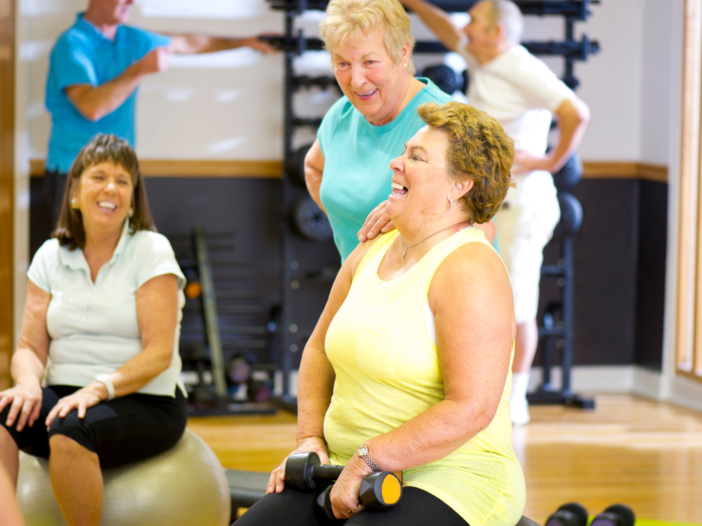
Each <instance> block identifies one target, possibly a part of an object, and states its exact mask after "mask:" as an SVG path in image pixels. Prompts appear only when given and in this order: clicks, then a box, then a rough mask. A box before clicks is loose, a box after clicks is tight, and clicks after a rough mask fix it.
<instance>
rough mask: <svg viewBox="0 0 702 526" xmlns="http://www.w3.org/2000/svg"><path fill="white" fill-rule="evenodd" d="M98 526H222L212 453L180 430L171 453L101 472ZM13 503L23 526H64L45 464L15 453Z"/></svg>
mask: <svg viewBox="0 0 702 526" xmlns="http://www.w3.org/2000/svg"><path fill="white" fill-rule="evenodd" d="M103 479H104V484H105V491H104V495H103V503H102V516H101V518H100V525H101V526H174V525H178V526H228V525H229V523H230V507H231V500H230V497H229V486H228V485H227V478H226V476H225V474H224V469H223V468H222V465H221V464H220V462H219V459H218V458H217V457H216V456H215V454H214V452H213V451H212V449H210V447H209V446H208V445H207V444H205V442H204V441H203V440H202V439H201V438H200V437H198V436H197V435H196V434H195V433H192V432H191V431H188V430H186V431H185V434H184V435H183V438H181V439H180V441H179V442H178V443H177V444H176V445H175V446H174V447H173V448H171V449H169V450H168V451H166V452H165V453H162V454H160V455H157V456H155V457H152V458H149V459H147V460H144V461H143V462H137V463H134V464H130V465H128V466H123V467H120V468H113V469H106V470H103ZM17 500H18V502H19V505H20V508H21V510H22V514H23V515H24V520H25V523H26V526H40V525H41V526H66V522H65V521H64V519H63V515H61V510H60V509H59V506H58V503H57V502H56V499H55V498H54V492H53V490H52V489H51V480H50V478H49V463H48V461H47V460H45V459H43V458H37V457H32V456H30V455H26V454H24V453H21V454H20V469H19V477H18V481H17Z"/></svg>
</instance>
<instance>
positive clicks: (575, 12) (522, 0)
mask: <svg viewBox="0 0 702 526" xmlns="http://www.w3.org/2000/svg"><path fill="white" fill-rule="evenodd" d="M431 1H432V3H433V4H434V5H436V6H438V7H440V8H442V9H443V10H445V11H447V12H465V11H467V10H469V9H470V8H471V7H472V6H473V5H474V4H475V3H476V2H477V1H478V0H431ZM268 3H269V5H270V7H271V8H272V9H274V10H279V11H284V13H285V31H284V36H282V37H272V38H269V39H268V40H269V41H270V43H271V44H272V45H273V46H275V47H277V48H278V49H279V50H281V51H282V52H283V53H284V56H285V58H284V63H285V77H284V79H285V80H284V82H285V85H284V88H285V89H284V133H285V136H284V139H283V140H284V161H285V162H284V176H283V184H282V192H281V215H282V220H281V225H280V230H281V245H280V254H281V267H280V308H279V309H278V310H277V311H276V315H275V318H272V326H274V327H275V329H276V334H277V336H278V337H277V339H276V341H277V343H278V345H277V348H278V350H279V360H280V366H281V370H282V373H283V381H282V392H283V394H282V396H281V397H280V399H279V402H280V404H281V405H282V406H283V407H285V408H287V409H291V410H296V400H295V399H294V398H293V397H292V396H291V395H290V386H291V381H290V376H291V374H292V372H293V370H294V359H293V353H291V349H292V348H293V347H294V348H295V352H297V351H298V350H301V349H298V346H297V345H296V344H294V343H292V338H291V333H292V330H291V328H292V327H295V328H296V327H297V326H296V325H295V324H292V323H291V320H290V313H291V309H292V291H294V290H296V288H297V287H298V286H299V281H298V276H297V262H296V260H295V258H294V254H293V248H292V242H291V237H290V234H291V232H290V228H289V226H288V224H287V221H286V218H287V217H289V215H290V209H291V205H292V197H293V190H292V188H291V183H290V174H289V166H290V162H291V159H292V157H293V154H294V152H293V147H292V138H293V133H294V131H295V129H296V128H298V127H301V126H312V127H318V126H319V125H320V123H321V121H322V119H321V118H309V117H300V116H297V115H295V113H294V110H293V94H294V93H295V91H296V90H297V89H299V88H300V87H310V86H320V87H328V86H331V85H333V84H334V83H335V80H334V79H333V77H316V78H310V77H306V76H298V77H296V76H295V74H294V68H293V61H294V59H295V57H297V56H299V55H301V54H302V53H304V52H306V51H321V50H323V49H324V45H323V42H322V41H321V40H320V39H319V38H307V37H306V36H305V34H304V32H303V31H302V30H298V31H297V32H296V31H295V28H294V20H295V18H296V17H298V16H300V15H301V14H302V13H303V12H304V11H307V10H320V11H323V10H326V7H327V5H328V3H329V2H328V0H268ZM515 3H516V4H517V5H518V6H519V8H520V10H521V11H522V13H523V14H524V15H535V16H561V17H563V19H564V23H565V31H564V40H563V41H548V42H523V43H522V45H524V47H526V48H527V49H528V50H529V51H530V52H531V53H533V54H534V55H541V56H562V57H563V58H564V61H565V68H564V74H563V77H562V80H563V82H564V83H565V84H566V85H568V86H569V87H571V88H572V89H575V88H576V87H577V86H578V84H579V81H578V79H577V78H576V77H575V74H574V66H575V63H576V62H577V61H585V60H587V58H588V56H589V55H591V54H593V53H597V52H598V51H599V43H598V42H596V41H591V40H590V39H588V37H587V36H585V35H584V36H583V37H582V39H581V40H580V41H576V40H575V38H574V24H575V22H578V21H586V20H587V18H588V16H589V15H590V14H591V13H590V10H589V6H590V5H592V4H599V3H600V0H515ZM447 51H448V50H447V49H446V48H445V47H444V46H443V45H441V44H440V43H438V42H427V41H418V42H417V43H416V46H415V53H446V52H447ZM322 274H324V272H322ZM568 334H571V335H572V330H570V332H569V333H568ZM570 340H572V338H570ZM569 348H570V346H569ZM571 357H572V355H571ZM564 373H566V371H564ZM564 380H565V381H567V382H568V383H569V381H570V379H569V369H568V378H567V380H566V379H565V377H564ZM569 399H572V397H571V398H569ZM559 403H560V402H559Z"/></svg>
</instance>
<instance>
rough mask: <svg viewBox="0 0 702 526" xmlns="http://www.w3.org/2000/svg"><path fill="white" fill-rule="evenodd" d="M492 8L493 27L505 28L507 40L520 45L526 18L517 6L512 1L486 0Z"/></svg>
mask: <svg viewBox="0 0 702 526" xmlns="http://www.w3.org/2000/svg"><path fill="white" fill-rule="evenodd" d="M484 1H485V2H487V3H488V4H490V7H491V11H492V13H491V18H492V25H493V26H497V25H500V26H502V27H504V28H505V40H507V42H509V43H510V44H519V41H520V40H521V38H522V31H523V30H524V18H523V17H522V12H521V11H520V10H519V7H517V4H515V3H514V2H512V1H511V0H484Z"/></svg>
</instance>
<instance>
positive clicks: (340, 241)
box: [317, 78, 453, 262]
mask: <svg viewBox="0 0 702 526" xmlns="http://www.w3.org/2000/svg"><path fill="white" fill-rule="evenodd" d="M418 80H419V81H420V82H422V83H424V84H426V87H424V88H423V89H422V90H421V91H420V92H419V93H417V94H416V95H415V96H414V98H413V99H412V100H411V101H410V102H409V104H407V106H405V108H404V109H403V110H402V112H401V113H400V114H399V115H398V116H397V117H396V118H395V119H394V120H393V121H392V122H390V123H388V124H386V125H384V126H373V125H372V124H370V123H369V122H368V121H367V120H366V118H365V117H364V116H363V115H362V114H361V113H360V112H359V111H358V110H357V109H356V108H354V106H353V104H351V102H349V99H347V98H346V97H342V98H341V99H339V100H338V101H337V102H336V103H335V104H334V105H333V106H332V107H331V108H330V109H329V111H328V112H327V114H326V115H325V116H324V119H323V120H322V124H321V126H320V127H319V131H318V132H317V138H318V139H319V145H320V147H321V149H322V153H323V154H324V176H323V177H322V187H321V190H320V197H321V199H322V204H323V205H324V208H325V210H326V211H327V215H328V216H329V222H330V224H331V227H332V230H333V231H334V242H335V243H336V247H337V249H338V250H339V254H340V255H341V260H342V262H343V261H344V260H345V259H346V258H347V257H348V256H349V254H351V252H352V251H353V249H354V248H356V245H358V238H357V237H356V234H357V233H358V231H359V230H360V229H361V227H362V226H363V223H364V222H365V220H366V218H367V217H368V214H370V212H371V210H373V209H374V208H375V207H376V206H378V204H380V203H381V202H382V201H385V200H386V199H387V198H388V195H390V192H391V191H392V189H391V187H390V178H391V177H392V170H391V169H390V161H392V160H393V159H395V158H396V157H398V156H399V155H401V154H402V151H403V150H404V145H405V143H406V142H407V141H409V140H410V139H411V138H412V137H413V136H414V134H415V133H417V131H419V130H420V129H421V128H423V127H424V126H425V124H424V121H422V119H421V118H420V117H419V114H418V113H417V108H418V107H419V106H421V105H422V104H424V103H425V102H436V103H438V104H445V103H446V102H450V101H452V100H453V99H452V98H451V96H450V95H447V94H446V93H444V92H443V91H441V90H440V89H439V88H438V87H437V86H436V84H434V83H433V82H432V81H431V80H429V79H427V78H418Z"/></svg>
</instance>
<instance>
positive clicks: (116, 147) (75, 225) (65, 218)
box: [51, 133, 156, 250]
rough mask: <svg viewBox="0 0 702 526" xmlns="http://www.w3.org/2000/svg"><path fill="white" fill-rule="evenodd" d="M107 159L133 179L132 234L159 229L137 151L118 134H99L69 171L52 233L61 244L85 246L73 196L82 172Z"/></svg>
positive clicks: (71, 246) (81, 221) (71, 247)
mask: <svg viewBox="0 0 702 526" xmlns="http://www.w3.org/2000/svg"><path fill="white" fill-rule="evenodd" d="M104 162H111V163H114V164H116V165H117V166H120V167H122V168H124V170H125V171H126V172H127V173H129V175H130V176H131V178H132V185H133V193H132V209H133V214H132V215H131V217H130V218H129V232H130V234H133V233H134V232H137V231H139V230H151V231H153V232H156V226H155V225H154V220H153V218H152V217H151V209H150V208H149V201H148V200H147V198H146V188H144V183H143V181H142V176H141V171H140V170H139V161H138V160H137V156H136V153H134V150H133V149H132V147H131V146H129V144H128V143H127V142H126V141H123V140H121V139H118V138H117V137H115V136H114V135H107V134H103V133H99V134H98V135H96V136H95V137H93V138H92V139H91V141H90V142H89V143H88V144H86V145H85V146H83V148H82V149H81V151H80V153H79V154H78V157H76V160H75V161H73V166H71V171H70V172H69V173H68V181H67V182H66V191H65V192H64V194H63V204H62V205H61V215H60V216H59V222H58V227H56V230H55V231H54V232H53V234H51V237H55V238H56V239H58V242H59V245H61V246H64V245H68V247H69V249H70V250H75V249H76V248H80V249H81V250H82V249H83V248H84V247H85V229H84V227H83V216H82V214H81V212H80V210H78V209H77V208H73V207H71V198H72V197H73V195H75V194H74V192H75V189H76V188H77V187H78V184H79V182H80V177H81V175H83V173H84V172H85V171H86V170H87V169H88V168H90V167H91V166H94V165H96V164H100V163H104Z"/></svg>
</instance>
